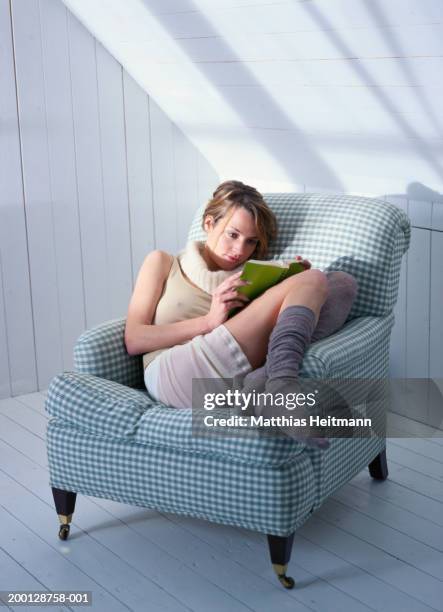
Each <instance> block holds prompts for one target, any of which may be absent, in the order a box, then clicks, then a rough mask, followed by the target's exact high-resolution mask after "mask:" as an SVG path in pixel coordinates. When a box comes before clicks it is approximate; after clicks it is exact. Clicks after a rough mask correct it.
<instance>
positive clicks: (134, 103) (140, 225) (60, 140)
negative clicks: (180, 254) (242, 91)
mask: <svg viewBox="0 0 443 612" xmlns="http://www.w3.org/2000/svg"><path fill="white" fill-rule="evenodd" d="M10 6H12V24H13V30H11V15H10ZM12 34H13V35H12ZM12 41H14V51H15V55H14V53H13V45H12ZM0 45H1V47H0V51H1V53H0V62H1V70H0V87H1V90H2V94H3V95H2V96H1V99H0V111H1V118H2V127H3V126H4V125H5V126H7V127H8V129H7V130H4V129H3V130H2V138H1V140H0V156H1V159H0V161H1V162H2V163H1V173H2V174H1V183H2V189H1V190H0V212H1V223H0V240H1V243H0V246H1V251H0V262H1V271H0V343H1V347H0V359H1V364H0V397H6V396H9V395H16V394H17V393H23V392H29V391H32V390H34V389H37V388H45V387H47V386H48V384H49V382H50V380H51V379H52V377H53V376H54V375H56V374H58V373H59V372H61V371H62V370H69V369H72V349H73V346H74V343H75V340H76V339H77V338H78V336H79V335H80V333H81V332H82V331H83V330H84V329H85V328H90V327H92V326H93V325H95V324H98V323H101V322H103V321H105V320H108V319H111V318H115V317H121V316H124V315H125V314H126V311H127V305H128V303H129V298H130V295H131V292H132V287H133V283H134V279H135V278H136V275H137V273H138V269H139V267H140V265H141V262H142V261H143V259H144V257H145V256H146V254H147V253H148V252H149V251H151V250H152V249H153V248H156V247H158V246H160V245H162V246H163V248H165V237H166V240H167V239H168V236H172V237H173V239H172V240H171V241H170V242H169V244H168V245H167V248H168V250H171V251H172V252H175V251H176V250H177V248H178V246H182V245H179V242H183V241H184V236H185V232H186V230H187V227H186V226H185V224H188V219H189V218H190V216H191V214H192V211H193V210H194V209H195V208H197V206H198V205H199V204H200V201H199V197H200V196H201V194H200V186H201V185H203V184H204V185H205V186H207V185H209V184H210V183H211V184H210V188H211V191H213V189H214V188H215V186H216V184H217V182H218V178H217V177H216V176H215V173H213V171H212V169H211V166H210V165H209V164H208V163H206V162H205V161H204V160H202V158H201V154H200V152H198V151H197V150H196V149H195V147H194V146H193V145H191V144H190V143H189V142H187V140H186V137H185V136H183V134H182V133H181V132H178V131H176V128H175V126H174V125H173V124H172V123H171V121H170V119H169V118H167V117H166V116H165V115H164V113H163V112H162V111H161V110H160V109H155V110H154V112H153V114H152V115H151V116H150V113H149V107H150V100H149V97H148V96H147V94H146V93H145V92H144V91H143V90H141V89H140V87H139V86H138V85H137V84H136V83H135V81H133V79H132V78H131V77H130V76H129V75H128V74H127V73H126V72H125V71H124V70H123V69H122V67H121V65H120V64H118V63H117V62H116V60H115V59H114V58H113V57H112V56H110V55H109V53H108V52H107V51H105V49H104V48H103V47H102V46H101V45H100V43H98V42H97V41H96V40H95V39H94V38H93V37H92V36H91V34H90V33H88V32H87V30H86V29H85V28H84V27H83V26H82V25H81V24H80V23H79V22H78V21H77V19H76V18H75V17H73V16H72V15H71V14H70V13H69V12H68V11H67V9H66V7H65V6H64V4H63V3H62V2H61V1H60V0H30V2H29V3H28V2H23V0H12V2H11V4H10V3H9V2H8V0H0ZM16 80H17V92H18V96H16ZM17 97H18V104H17ZM154 106H155V105H154ZM3 122H4V123H3ZM151 133H153V134H154V142H153V143H152V142H151V140H152V139H151ZM174 133H176V134H177V137H176V138H174V136H173V135H174ZM152 148H153V149H154V154H155V156H156V159H155V161H154V162H153V160H152V155H151V153H152ZM22 160H23V176H22V167H21V164H22ZM153 164H154V170H155V172H154V173H152V166H153ZM162 164H164V166H162ZM177 193H178V194H179V198H178V199H177V200H176V195H177ZM153 196H154V197H153ZM206 197H209V193H207V194H206ZM171 203H172V206H173V210H174V214H173V215H171V214H170V210H169V208H168V207H169V206H170V205H171ZM155 216H156V217H158V218H159V219H160V221H161V223H160V231H159V232H157V234H156V231H155V223H154V217H155ZM159 243H160V244H159ZM28 251H29V263H28ZM33 325H35V333H34V328H33ZM34 343H35V348H34ZM36 366H37V372H38V378H37V373H36Z"/></svg>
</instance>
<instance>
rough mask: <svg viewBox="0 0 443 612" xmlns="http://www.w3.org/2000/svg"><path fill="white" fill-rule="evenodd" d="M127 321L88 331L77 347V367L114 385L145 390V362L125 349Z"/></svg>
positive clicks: (77, 369) (75, 364) (102, 325)
mask: <svg viewBox="0 0 443 612" xmlns="http://www.w3.org/2000/svg"><path fill="white" fill-rule="evenodd" d="M125 323H126V319H125V318H122V319H113V320H112V321H106V322H105V323H101V324H100V325H97V326H96V327H93V328H92V329H88V330H86V331H85V332H83V334H82V335H81V336H80V337H79V339H78V340H77V343H76V345H75V347H74V368H75V370H76V371H77V372H85V373H88V374H94V375H95V376H98V377H100V378H107V379H108V380H114V381H115V382H118V383H121V384H122V385H127V386H128V387H136V388H140V389H145V383H144V380H143V362H142V360H141V358H140V356H138V355H137V356H134V355H129V354H128V352H127V351H126V346H125Z"/></svg>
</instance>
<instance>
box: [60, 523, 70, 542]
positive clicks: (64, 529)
mask: <svg viewBox="0 0 443 612" xmlns="http://www.w3.org/2000/svg"><path fill="white" fill-rule="evenodd" d="M68 535H69V525H60V529H59V531H58V537H59V538H60V540H67V539H68Z"/></svg>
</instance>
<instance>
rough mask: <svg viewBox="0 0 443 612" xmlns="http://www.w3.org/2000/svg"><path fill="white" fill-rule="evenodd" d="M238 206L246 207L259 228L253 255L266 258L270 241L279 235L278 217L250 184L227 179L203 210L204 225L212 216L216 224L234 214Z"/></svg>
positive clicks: (257, 257)
mask: <svg viewBox="0 0 443 612" xmlns="http://www.w3.org/2000/svg"><path fill="white" fill-rule="evenodd" d="M236 208H244V209H245V210H247V211H248V212H249V213H250V214H251V215H252V216H253V218H254V221H255V226H256V228H257V235H258V243H257V246H256V248H255V251H254V252H253V253H252V255H251V257H254V258H255V259H264V258H265V257H266V255H267V253H268V248H269V243H270V242H271V240H274V239H275V238H276V236H277V219H276V217H275V215H274V213H273V212H272V210H271V209H270V208H269V206H268V205H267V204H266V202H265V201H264V199H263V196H262V195H261V194H260V193H259V192H258V191H257V189H255V188H254V187H250V186H249V185H245V184H244V183H242V182H241V181H225V182H224V183H221V185H219V186H218V187H217V189H216V190H215V191H214V193H213V195H212V198H211V199H210V200H209V202H208V204H207V205H206V208H205V210H204V212H203V218H202V227H203V229H204V223H205V219H206V217H208V216H211V217H212V218H213V220H214V225H216V224H217V223H218V222H219V221H220V219H223V218H224V217H226V216H227V215H228V213H229V211H231V215H228V219H227V221H228V220H229V218H230V217H231V216H232V214H233V213H234V211H235V209H236Z"/></svg>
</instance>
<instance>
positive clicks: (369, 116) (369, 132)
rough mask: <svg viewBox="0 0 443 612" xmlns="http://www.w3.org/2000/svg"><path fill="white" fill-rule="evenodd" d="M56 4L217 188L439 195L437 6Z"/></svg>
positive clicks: (441, 61) (200, 0)
mask: <svg viewBox="0 0 443 612" xmlns="http://www.w3.org/2000/svg"><path fill="white" fill-rule="evenodd" d="M65 2H66V4H67V5H68V6H69V7H71V8H72V10H73V11H74V12H75V13H76V14H78V15H79V16H80V17H81V18H82V19H83V21H84V23H86V24H87V25H88V27H89V28H90V29H91V31H92V32H94V33H95V35H97V36H98V37H99V39H100V40H101V41H102V42H103V44H104V45H105V46H106V47H107V48H108V49H110V50H111V52H112V53H113V54H114V55H115V57H116V58H117V59H118V60H119V61H120V62H121V63H122V65H123V66H125V67H126V68H127V70H128V71H129V72H130V73H131V74H132V76H133V77H134V78H135V79H136V81H137V82H139V83H140V84H141V85H142V87H143V88H144V89H145V90H146V91H148V92H149V94H150V95H151V96H152V98H153V99H154V100H155V101H156V103H157V105H158V106H159V107H160V108H161V109H162V110H163V111H164V112H165V113H166V114H167V115H168V116H169V117H171V118H173V120H174V121H175V123H176V124H177V127H178V128H179V129H182V131H183V132H184V134H185V135H186V136H188V137H189V139H190V140H191V141H192V142H194V143H195V144H196V145H197V147H198V148H199V149H200V151H201V152H202V154H203V155H204V156H205V157H206V158H207V159H208V160H209V161H210V163H211V164H212V165H213V166H214V167H215V168H216V170H217V172H218V173H219V174H220V175H221V177H222V178H228V177H232V175H233V172H235V169H237V172H241V173H242V175H243V177H244V178H245V180H247V181H248V182H251V183H256V184H257V187H258V188H259V189H262V190H265V191H267V190H269V186H270V184H275V183H280V184H281V185H282V188H283V190H285V191H291V190H292V189H293V185H294V184H309V185H312V186H313V187H314V188H321V189H331V190H337V189H339V190H342V191H345V192H353V193H357V192H360V193H367V194H370V193H372V194H374V195H375V194H376V193H406V192H407V188H408V185H409V184H411V183H413V182H420V183H422V184H423V185H426V186H428V187H431V188H432V189H435V190H437V191H440V187H441V182H442V179H443V113H442V108H441V105H439V100H440V98H441V96H439V95H438V93H437V94H436V93H435V92H436V91H437V92H438V91H439V90H440V89H441V84H439V82H438V80H436V78H435V75H436V74H440V73H441V72H442V71H443V42H442V41H443V36H442V29H443V23H442V16H443V8H442V4H441V2H440V0H426V1H425V2H422V0H407V1H405V2H403V1H401V0H395V1H393V2H392V3H391V2H381V1H379V0H374V1H371V2H367V1H365V0H331V1H330V2H329V1H326V0H311V1H309V2H297V1H294V2H289V1H288V2H283V1H281V2H254V1H253V2H247V3H243V2H236V1H235V0H226V1H224V0H223V1H220V2H219V1H215V2H213V1H212V0H183V1H182V2H166V3H163V2H159V1H158V0H156V1H155V2H144V3H143V2H140V1H139V0H127V1H126V2H125V3H122V2H119V0H108V1H107V2H95V3H91V2H88V1H87V0H65ZM301 86H302V87H303V88H304V91H303V92H300V91H298V92H296V93H294V87H299V88H300V87H301ZM349 89H352V90H353V91H352V92H350V91H349ZM262 131H266V132H267V134H266V136H264V135H263V134H262V133H261V132H262ZM282 134H283V137H282ZM234 139H235V146H233V141H234ZM281 141H283V142H281ZM227 150H230V154H229V155H227V154H226V151H227ZM251 150H252V151H253V154H252V155H251ZM374 160H376V163H374ZM239 169H241V170H239ZM257 177H261V180H260V183H258V182H257ZM314 177H315V178H314Z"/></svg>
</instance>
